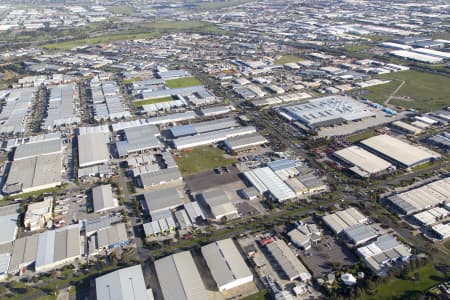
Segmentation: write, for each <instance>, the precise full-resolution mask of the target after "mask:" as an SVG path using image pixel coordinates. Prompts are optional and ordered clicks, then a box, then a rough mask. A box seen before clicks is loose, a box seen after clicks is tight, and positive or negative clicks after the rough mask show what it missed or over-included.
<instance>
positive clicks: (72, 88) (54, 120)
mask: <svg viewBox="0 0 450 300" xmlns="http://www.w3.org/2000/svg"><path fill="white" fill-rule="evenodd" d="M77 98H78V96H77V86H76V84H74V83H71V84H63V85H57V86H52V87H50V88H49V98H48V107H47V116H46V117H45V119H44V123H43V124H42V129H47V130H52V129H54V128H56V127H59V126H63V125H71V124H79V123H80V122H81V118H80V116H79V112H78V109H77V104H76V102H77V101H78V99H77Z"/></svg>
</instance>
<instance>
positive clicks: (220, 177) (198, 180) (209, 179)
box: [184, 166, 240, 193]
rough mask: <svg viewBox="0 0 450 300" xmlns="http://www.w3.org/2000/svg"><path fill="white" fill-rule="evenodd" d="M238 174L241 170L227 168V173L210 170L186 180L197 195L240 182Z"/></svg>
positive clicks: (187, 177) (188, 177)
mask: <svg viewBox="0 0 450 300" xmlns="http://www.w3.org/2000/svg"><path fill="white" fill-rule="evenodd" d="M219 172H220V173H219ZM238 174H239V170H238V169H237V168H236V167H234V166H229V167H227V171H225V170H222V169H219V170H216V171H214V170H210V171H207V172H203V173H199V174H195V175H191V176H186V177H185V178H184V180H185V182H186V184H187V186H188V188H190V189H191V191H192V192H193V193H196V192H200V191H204V190H208V189H210V188H215V187H218V186H221V185H225V184H230V183H234V182H237V181H240V178H239V176H238Z"/></svg>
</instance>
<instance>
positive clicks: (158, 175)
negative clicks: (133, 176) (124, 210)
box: [137, 168, 183, 189]
mask: <svg viewBox="0 0 450 300" xmlns="http://www.w3.org/2000/svg"><path fill="white" fill-rule="evenodd" d="M182 180H183V177H182V176H181V173H180V171H179V170H178V168H168V169H161V170H158V171H154V172H149V173H144V174H140V175H139V177H138V178H137V182H138V185H139V186H141V187H142V188H144V189H146V188H150V187H154V186H158V185H164V184H167V183H175V182H180V183H181V182H182Z"/></svg>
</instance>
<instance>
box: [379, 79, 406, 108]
mask: <svg viewBox="0 0 450 300" xmlns="http://www.w3.org/2000/svg"><path fill="white" fill-rule="evenodd" d="M404 84H405V81H402V82H401V83H400V85H399V86H398V87H397V88H396V89H395V91H393V92H392V94H391V95H390V96H389V97H388V98H387V99H386V101H384V105H389V102H390V101H391V99H392V98H394V97H395V95H396V94H397V93H398V91H399V90H400V89H401V88H402V86H403V85H404Z"/></svg>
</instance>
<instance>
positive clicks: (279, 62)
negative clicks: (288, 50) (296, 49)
mask: <svg viewBox="0 0 450 300" xmlns="http://www.w3.org/2000/svg"><path fill="white" fill-rule="evenodd" d="M301 60H302V59H301V58H300V57H298V56H295V55H283V56H282V57H281V58H280V59H277V60H276V61H275V64H277V65H284V64H287V63H295V62H298V61H301Z"/></svg>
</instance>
